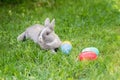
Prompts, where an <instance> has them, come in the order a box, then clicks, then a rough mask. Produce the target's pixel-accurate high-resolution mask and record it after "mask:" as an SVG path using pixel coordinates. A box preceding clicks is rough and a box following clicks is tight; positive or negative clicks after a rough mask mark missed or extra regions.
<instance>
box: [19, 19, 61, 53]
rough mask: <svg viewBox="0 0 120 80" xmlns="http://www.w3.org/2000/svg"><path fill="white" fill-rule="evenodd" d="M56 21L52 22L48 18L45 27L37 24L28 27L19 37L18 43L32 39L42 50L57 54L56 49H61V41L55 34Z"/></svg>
mask: <svg viewBox="0 0 120 80" xmlns="http://www.w3.org/2000/svg"><path fill="white" fill-rule="evenodd" d="M54 26H55V19H53V20H52V21H51V22H50V19H49V18H46V20H45V22H44V25H40V24H35V25H33V26H30V27H28V28H27V29H26V30H25V31H24V32H23V33H21V34H20V35H19V36H18V37H17V40H18V41H25V40H26V39H28V38H30V39H32V40H33V41H34V42H35V43H37V44H38V45H40V47H41V49H45V50H51V51H52V52H53V53H56V49H57V48H59V47H60V45H61V43H62V42H61V40H60V38H59V37H58V35H57V34H56V33H55V32H54Z"/></svg>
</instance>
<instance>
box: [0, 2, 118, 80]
mask: <svg viewBox="0 0 120 80" xmlns="http://www.w3.org/2000/svg"><path fill="white" fill-rule="evenodd" d="M114 1H115V0H114ZM114 1H111V0H58V1H57V0H46V1H45V0H38V1H37V0H34V1H33V2H32V1H30V2H27V1H26V2H22V3H20V4H16V5H15V4H10V3H9V4H8V3H1V4H0V80H119V79H120V76H119V74H120V59H119V58H120V49H119V48H120V6H119V5H120V3H119V0H116V3H115V2H114ZM46 17H50V19H53V18H55V19H56V27H55V32H56V33H57V34H58V35H59V37H60V38H61V40H62V41H65V40H68V41H70V42H71V43H72V46H73V48H72V51H71V53H70V55H64V54H63V53H62V52H61V51H60V50H59V51H58V52H57V53H58V54H57V55H53V54H51V53H50V52H49V51H45V50H41V49H40V48H39V46H38V45H37V44H35V43H34V42H33V41H31V40H27V41H26V42H17V40H16V38H17V36H18V35H19V34H20V33H21V32H23V31H24V30H25V29H26V28H27V27H28V26H31V25H33V24H36V23H39V24H43V22H44V19H45V18H46ZM90 46H93V47H97V48H98V49H99V51H100V54H99V56H98V59H97V60H95V61H76V58H77V56H78V55H79V53H80V52H81V51H82V49H84V48H86V47H90Z"/></svg>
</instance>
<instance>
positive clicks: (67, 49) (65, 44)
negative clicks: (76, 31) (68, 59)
mask: <svg viewBox="0 0 120 80" xmlns="http://www.w3.org/2000/svg"><path fill="white" fill-rule="evenodd" d="M60 48H61V51H62V52H63V53H64V54H69V53H70V51H71V50H72V45H71V43H70V42H63V43H62V45H61V47H60Z"/></svg>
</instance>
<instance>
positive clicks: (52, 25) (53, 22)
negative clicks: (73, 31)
mask: <svg viewBox="0 0 120 80" xmlns="http://www.w3.org/2000/svg"><path fill="white" fill-rule="evenodd" d="M54 26H55V19H53V20H52V21H51V26H50V28H51V29H52V30H53V29H54Z"/></svg>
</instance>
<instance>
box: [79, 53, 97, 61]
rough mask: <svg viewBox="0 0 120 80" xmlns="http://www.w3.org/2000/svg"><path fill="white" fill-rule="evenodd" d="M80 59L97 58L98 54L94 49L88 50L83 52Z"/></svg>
mask: <svg viewBox="0 0 120 80" xmlns="http://www.w3.org/2000/svg"><path fill="white" fill-rule="evenodd" d="M79 59H80V60H81V61H82V60H96V59H97V54H96V53H95V52H92V51H86V52H82V53H80V55H79Z"/></svg>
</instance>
